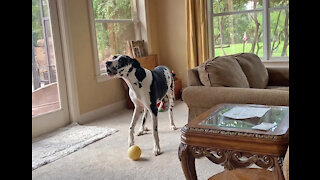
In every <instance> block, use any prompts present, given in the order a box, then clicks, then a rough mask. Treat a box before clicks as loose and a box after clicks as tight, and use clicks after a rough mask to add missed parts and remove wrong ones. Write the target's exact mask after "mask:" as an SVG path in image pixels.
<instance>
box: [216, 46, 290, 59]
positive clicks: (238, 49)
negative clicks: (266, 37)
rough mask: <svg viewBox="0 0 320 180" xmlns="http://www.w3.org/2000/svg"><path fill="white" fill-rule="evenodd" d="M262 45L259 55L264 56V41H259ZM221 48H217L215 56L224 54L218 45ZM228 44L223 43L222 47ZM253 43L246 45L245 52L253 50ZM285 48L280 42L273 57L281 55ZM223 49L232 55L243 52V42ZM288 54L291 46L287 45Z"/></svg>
mask: <svg viewBox="0 0 320 180" xmlns="http://www.w3.org/2000/svg"><path fill="white" fill-rule="evenodd" d="M259 45H260V47H261V48H260V50H259V54H258V56H259V57H263V43H259ZM217 46H218V47H219V48H217V47H216V48H215V56H223V55H224V54H223V52H222V50H221V48H220V45H217ZM225 46H227V45H222V47H225ZM251 46H252V44H251V43H248V44H246V45H245V52H250V50H251ZM282 49H283V42H281V43H280V45H279V47H278V49H277V50H276V51H275V52H273V54H272V57H280V56H281V52H282ZM223 50H224V51H225V53H226V55H231V54H236V53H242V52H243V44H230V47H226V48H223ZM256 50H257V47H256V48H255V52H254V53H256ZM287 56H289V46H288V47H287Z"/></svg>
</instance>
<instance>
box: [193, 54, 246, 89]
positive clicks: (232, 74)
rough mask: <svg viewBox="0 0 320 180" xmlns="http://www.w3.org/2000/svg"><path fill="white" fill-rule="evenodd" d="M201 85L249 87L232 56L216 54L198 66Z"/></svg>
mask: <svg viewBox="0 0 320 180" xmlns="http://www.w3.org/2000/svg"><path fill="white" fill-rule="evenodd" d="M198 71H199V78H200V81H201V83H202V84H203V85H205V86H213V87H219V86H224V87H241V88H249V87H250V86H249V82H248V80H247V78H246V75H245V74H244V72H243V71H242V69H241V66H240V65H239V63H238V62H237V60H236V59H235V58H234V57H233V56H218V57H216V58H214V59H210V60H207V61H206V62H204V63H203V64H201V65H200V66H199V67H198Z"/></svg>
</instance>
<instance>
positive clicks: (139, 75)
mask: <svg viewBox="0 0 320 180" xmlns="http://www.w3.org/2000/svg"><path fill="white" fill-rule="evenodd" d="M106 68H107V74H108V76H111V77H116V78H122V79H123V80H124V81H125V82H126V83H127V85H128V87H129V95H130V98H131V100H132V102H133V104H134V106H135V109H134V111H133V116H132V120H131V124H130V129H129V138H128V145H129V147H130V146H132V145H133V144H134V138H133V133H134V128H135V125H136V122H137V120H138V119H139V117H140V115H141V114H142V113H143V117H142V118H143V119H142V123H141V127H140V129H139V132H138V133H137V135H143V134H144V132H145V131H147V130H148V129H147V128H146V127H145V121H146V119H147V114H148V112H149V113H150V116H151V119H152V122H153V129H152V130H153V131H152V134H153V138H154V148H153V153H154V154H155V155H159V154H160V146H159V136H158V108H157V102H158V101H161V104H160V107H161V106H162V102H163V101H162V99H163V98H164V97H165V95H168V98H169V110H168V112H169V120H170V128H171V129H172V130H176V129H177V128H176V127H175V125H174V122H173V118H172V108H173V105H174V104H173V101H174V80H173V76H172V74H171V73H170V70H169V68H167V67H165V66H157V67H156V68H154V69H153V70H152V71H150V70H148V69H145V68H143V67H141V66H140V63H139V62H138V61H137V60H136V59H132V58H130V57H129V56H126V55H116V56H114V57H113V58H112V60H110V61H107V62H106Z"/></svg>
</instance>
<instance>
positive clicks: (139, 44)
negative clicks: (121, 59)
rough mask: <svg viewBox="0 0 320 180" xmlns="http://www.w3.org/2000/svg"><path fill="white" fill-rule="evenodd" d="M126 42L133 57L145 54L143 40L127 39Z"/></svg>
mask: <svg viewBox="0 0 320 180" xmlns="http://www.w3.org/2000/svg"><path fill="white" fill-rule="evenodd" d="M128 44H129V46H130V51H131V56H132V57H133V58H137V57H143V56H146V53H145V50H144V40H138V41H129V42H128Z"/></svg>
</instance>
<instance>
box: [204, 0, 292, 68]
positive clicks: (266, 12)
mask: <svg viewBox="0 0 320 180" xmlns="http://www.w3.org/2000/svg"><path fill="white" fill-rule="evenodd" d="M207 3H208V4H207V13H208V32H213V29H214V28H213V26H214V24H213V23H212V22H213V18H214V17H218V16H226V15H235V14H246V13H253V12H262V14H263V57H262V58H261V60H262V61H267V62H270V61H274V62H279V61H281V62H283V61H289V56H287V57H271V51H270V43H271V40H270V33H271V32H270V12H272V11H279V10H285V9H289V6H282V7H273V8H270V0H263V1H262V8H259V9H252V10H241V11H233V12H223V13H214V12H213V11H214V10H213V8H212V3H213V0H208V1H207ZM289 36H290V35H289ZM208 38H209V56H210V58H213V57H214V51H212V49H214V43H213V42H214V41H213V40H214V39H213V37H212V33H208Z"/></svg>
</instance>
